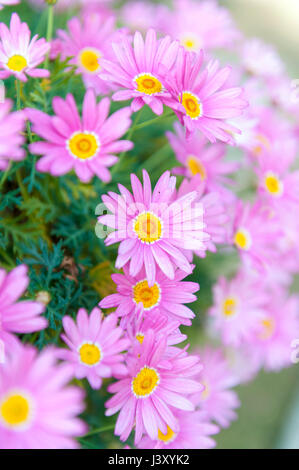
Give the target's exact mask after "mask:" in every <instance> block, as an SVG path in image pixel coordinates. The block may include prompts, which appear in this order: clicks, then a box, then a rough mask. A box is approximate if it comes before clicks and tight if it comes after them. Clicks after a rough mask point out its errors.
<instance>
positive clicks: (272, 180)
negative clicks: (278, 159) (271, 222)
mask: <svg viewBox="0 0 299 470" xmlns="http://www.w3.org/2000/svg"><path fill="white" fill-rule="evenodd" d="M264 184H265V188H266V191H267V192H268V193H269V194H271V196H276V197H279V196H281V195H282V193H283V183H282V182H281V181H280V179H279V178H278V176H276V175H275V174H274V173H272V172H269V173H267V174H266V176H265V180H264Z"/></svg>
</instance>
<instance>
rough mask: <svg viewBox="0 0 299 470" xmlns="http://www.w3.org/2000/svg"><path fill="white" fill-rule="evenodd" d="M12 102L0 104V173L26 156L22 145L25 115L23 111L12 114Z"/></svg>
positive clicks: (7, 101)
mask: <svg viewBox="0 0 299 470" xmlns="http://www.w3.org/2000/svg"><path fill="white" fill-rule="evenodd" d="M11 108H12V102H11V100H8V99H7V100H5V101H4V102H3V103H0V133H1V136H2V138H1V142H0V171H1V170H5V169H6V168H7V167H8V164H9V161H10V160H16V161H19V160H23V159H24V158H25V156H26V154H25V151H24V149H23V148H22V145H23V143H24V141H25V138H24V136H23V135H22V132H23V130H24V127H25V115H24V113H23V112H22V111H16V112H10V111H11Z"/></svg>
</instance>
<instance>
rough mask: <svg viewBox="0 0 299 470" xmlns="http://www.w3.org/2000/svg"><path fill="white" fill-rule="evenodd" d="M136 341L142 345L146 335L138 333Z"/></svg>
mask: <svg viewBox="0 0 299 470" xmlns="http://www.w3.org/2000/svg"><path fill="white" fill-rule="evenodd" d="M136 339H137V341H139V343H140V344H142V343H143V340H144V334H143V333H137V335H136Z"/></svg>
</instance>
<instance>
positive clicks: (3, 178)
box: [0, 164, 11, 189]
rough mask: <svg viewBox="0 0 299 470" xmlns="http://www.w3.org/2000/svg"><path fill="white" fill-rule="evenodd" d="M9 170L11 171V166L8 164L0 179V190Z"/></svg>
mask: <svg viewBox="0 0 299 470" xmlns="http://www.w3.org/2000/svg"><path fill="white" fill-rule="evenodd" d="M10 169H11V165H10V164H9V165H8V166H7V168H6V170H5V171H4V173H3V175H2V178H1V181H0V189H1V188H2V186H3V185H4V183H5V181H6V179H7V177H8V175H9V172H10Z"/></svg>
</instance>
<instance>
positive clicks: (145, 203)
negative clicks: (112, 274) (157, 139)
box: [98, 170, 209, 287]
mask: <svg viewBox="0 0 299 470" xmlns="http://www.w3.org/2000/svg"><path fill="white" fill-rule="evenodd" d="M175 183H176V178H175V177H173V176H170V173H169V171H166V172H165V173H163V175H162V176H161V177H160V178H159V180H158V182H157V184H156V186H155V188H154V190H153V192H152V189H151V182H150V178H149V175H148V173H147V172H146V171H145V170H143V186H142V184H141V183H140V181H139V179H138V178H137V176H136V175H134V174H132V175H131V184H132V190H133V195H132V194H131V193H130V192H129V191H128V190H127V189H126V188H125V187H123V186H122V185H121V184H119V185H118V187H119V191H120V193H121V195H120V196H119V195H117V194H115V193H113V192H110V193H109V195H104V196H103V197H102V200H103V202H104V204H105V205H106V207H107V208H108V210H109V211H110V212H111V214H108V215H104V216H100V217H99V219H98V220H99V222H100V223H101V224H103V225H106V226H108V227H111V228H113V229H115V231H113V232H112V233H110V234H109V235H108V237H107V238H106V240H105V243H106V245H112V244H113V243H118V242H121V243H120V246H119V249H118V257H117V259H116V263H115V266H116V268H117V269H120V268H122V267H123V266H124V265H125V264H126V263H127V262H128V261H130V267H129V273H130V276H133V277H135V276H136V275H137V274H138V273H139V272H140V271H141V269H142V267H143V266H144V268H145V274H146V279H147V281H148V284H149V286H150V287H152V286H153V285H154V284H155V279H156V270H157V267H160V269H161V270H162V271H163V273H164V274H165V275H166V276H167V277H168V278H170V279H172V280H174V279H175V268H176V267H178V268H180V269H181V270H182V271H184V272H186V273H187V274H190V273H191V272H192V266H191V264H190V263H189V261H188V260H187V258H186V256H185V255H184V254H183V250H192V249H193V250H196V249H197V250H200V249H203V247H204V243H203V242H204V241H205V240H206V239H208V238H209V237H208V235H206V234H205V233H204V232H203V230H202V229H203V222H202V213H203V210H202V205H201V204H194V201H195V199H196V197H197V193H196V191H193V192H191V193H189V194H186V195H185V196H183V197H181V198H179V199H175V200H172V198H173V195H174V194H175Z"/></svg>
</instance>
